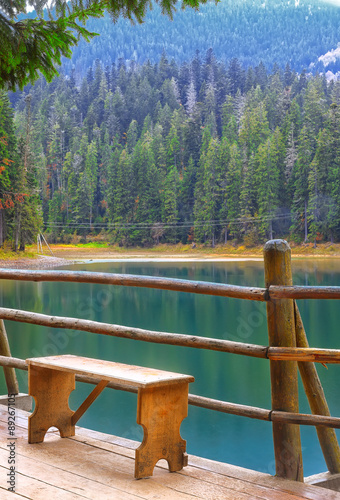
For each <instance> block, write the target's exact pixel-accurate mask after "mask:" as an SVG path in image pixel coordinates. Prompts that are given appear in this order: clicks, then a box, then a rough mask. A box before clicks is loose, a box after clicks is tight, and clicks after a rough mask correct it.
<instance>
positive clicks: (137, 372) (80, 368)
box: [26, 354, 195, 388]
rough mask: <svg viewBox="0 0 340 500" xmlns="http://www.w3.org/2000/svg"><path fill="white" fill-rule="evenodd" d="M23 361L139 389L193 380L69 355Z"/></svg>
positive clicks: (186, 376) (190, 377) (187, 376)
mask: <svg viewBox="0 0 340 500" xmlns="http://www.w3.org/2000/svg"><path fill="white" fill-rule="evenodd" d="M26 361H27V363H28V364H29V365H31V366H40V367H44V368H53V369H55V370H61V371H65V372H70V373H81V374H83V375H86V376H88V377H91V376H92V377H99V378H101V379H102V380H109V381H112V382H120V383H122V384H128V385H130V384H131V385H134V386H135V387H138V388H139V387H142V388H144V387H160V386H163V385H169V384H176V383H183V382H193V381H194V380H195V379H194V377H192V376H191V375H183V374H179V373H173V372H167V371H163V370H156V369H154V368H145V367H141V366H134V365H126V364H123V363H115V362H113V361H103V360H100V359H91V358H85V357H82V356H74V355H72V354H64V355H60V356H47V357H45V358H29V359H27V360H26Z"/></svg>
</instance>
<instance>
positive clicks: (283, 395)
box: [264, 240, 303, 481]
mask: <svg viewBox="0 0 340 500" xmlns="http://www.w3.org/2000/svg"><path fill="white" fill-rule="evenodd" d="M264 270H265V282H266V287H267V288H268V287H269V286H270V285H292V284H293V280H292V269H291V250H290V247H289V245H288V243H287V242H286V241H285V240H270V241H267V243H266V244H265V246H264ZM267 322H268V335H269V345H270V346H276V347H295V346H296V340H295V318H294V302H293V300H292V299H278V300H268V301H267ZM270 377H271V391H272V409H273V410H280V411H288V412H295V413H298V411H299V396H298V378H297V363H296V362H295V361H270ZM273 436H274V453H275V466H276V475H277V476H279V477H284V478H286V479H293V480H295V481H303V466H302V452H301V439H300V428H299V426H298V425H294V424H285V423H279V422H273Z"/></svg>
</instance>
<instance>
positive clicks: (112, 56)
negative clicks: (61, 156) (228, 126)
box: [63, 0, 340, 75]
mask: <svg viewBox="0 0 340 500" xmlns="http://www.w3.org/2000/svg"><path fill="white" fill-rule="evenodd" d="M87 26H88V28H89V29H90V30H91V31H94V32H96V33H99V34H100V36H98V37H96V38H95V39H94V40H92V41H91V43H90V44H87V43H86V42H84V41H81V42H80V43H79V46H78V47H77V48H76V49H75V50H74V53H73V56H72V59H71V60H66V59H65V60H64V62H63V67H64V71H65V72H66V73H68V74H69V73H70V72H71V69H72V67H74V68H75V73H76V75H80V74H83V72H84V71H85V70H86V68H88V66H89V65H91V64H92V62H93V61H94V60H95V59H96V58H98V59H100V60H101V61H102V62H103V64H104V65H111V63H117V62H118V59H119V58H124V59H126V60H135V61H136V62H137V63H139V64H142V63H143V62H145V61H146V60H148V59H149V60H150V61H151V62H153V63H154V62H157V61H158V60H159V59H160V56H161V53H162V51H163V50H165V52H166V53H167V56H168V58H169V59H170V60H171V58H174V59H175V60H176V62H178V63H181V62H183V61H188V60H190V59H191V58H192V57H193V56H194V54H195V51H196V50H199V51H200V52H201V54H204V53H205V51H206V50H207V49H209V48H210V47H211V48H213V50H214V53H215V55H216V57H217V59H218V60H221V61H228V60H230V59H232V58H233V57H237V58H238V59H239V60H240V62H241V63H242V65H243V66H245V67H248V66H250V65H252V66H254V65H257V64H258V63H259V62H260V61H262V62H263V63H264V64H265V65H266V66H267V67H268V68H270V67H271V66H272V65H273V63H277V64H278V65H279V66H281V67H283V66H284V65H285V64H286V63H287V62H289V63H290V65H291V67H292V68H294V69H296V70H297V71H301V70H302V69H303V68H308V67H309V65H310V64H311V63H315V62H316V61H317V60H318V57H319V56H320V55H322V54H325V53H326V52H328V51H329V50H331V49H334V48H335V47H336V46H337V43H338V42H339V41H340V7H339V6H337V5H334V4H331V3H326V2H322V1H316V0H310V1H305V0H301V1H300V2H294V1H292V0H291V1H288V0H285V1H283V0H267V1H266V0H251V1H244V0H221V2H220V3H219V4H218V5H215V3H213V2H209V3H207V4H206V5H202V6H201V7H200V11H199V12H196V11H194V10H191V9H187V10H185V11H182V10H179V11H178V12H177V13H176V14H175V16H174V20H173V21H170V20H169V19H168V18H166V17H165V16H162V14H161V12H160V9H159V8H158V7H157V6H155V7H154V8H153V10H152V11H151V12H149V14H148V15H147V18H146V22H145V23H144V24H142V25H135V26H132V25H131V23H130V22H129V21H127V20H125V19H120V20H119V21H118V22H117V23H116V24H113V23H112V21H111V19H110V18H109V17H108V16H107V17H105V18H104V19H98V20H97V19H92V20H90V21H89V22H88V24H87Z"/></svg>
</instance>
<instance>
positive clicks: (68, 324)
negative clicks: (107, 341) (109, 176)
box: [0, 307, 340, 363]
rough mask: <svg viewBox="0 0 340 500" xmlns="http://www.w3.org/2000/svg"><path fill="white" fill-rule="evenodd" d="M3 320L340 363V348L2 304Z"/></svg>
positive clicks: (0, 314) (256, 355) (262, 355)
mask: <svg viewBox="0 0 340 500" xmlns="http://www.w3.org/2000/svg"><path fill="white" fill-rule="evenodd" d="M0 319H3V320H4V319H6V320H10V321H17V322H20V323H30V324H34V325H40V326H47V327H52V328H63V329H69V330H79V331H84V332H89V333H97V334H101V335H109V336H112V337H120V338H129V339H132V340H140V341H143V342H151V343H157V344H167V345H177V346H181V347H193V348H195V349H207V350H212V351H220V352H228V353H231V354H240V355H243V356H251V357H254V358H263V359H271V360H275V361H278V360H281V361H288V360H293V361H314V362H318V363H340V349H313V348H310V347H309V348H301V347H267V346H262V345H257V344H245V343H243V342H234V341H231V340H220V339H214V338H205V337H199V336H195V335H185V334H180V333H167V332H155V331H152V330H143V329H141V328H133V327H128V326H121V325H111V324H109V323H100V322H98V321H91V320H87V319H78V318H65V317H61V316H48V315H46V314H40V313H33V312H29V311H21V310H18V309H7V308H4V307H0Z"/></svg>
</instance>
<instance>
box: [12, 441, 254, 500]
mask: <svg viewBox="0 0 340 500" xmlns="http://www.w3.org/2000/svg"><path fill="white" fill-rule="evenodd" d="M20 454H21V455H23V456H26V457H27V458H30V459H31V460H38V461H39V462H43V463H46V464H49V465H51V466H53V467H55V468H56V471H58V470H59V469H61V470H65V471H68V472H70V473H71V474H76V475H78V476H79V477H85V478H87V479H90V480H92V481H100V482H101V483H102V484H105V485H107V486H110V487H113V488H116V489H117V490H119V491H124V492H126V493H129V494H131V495H135V496H136V497H138V498H145V499H154V498H159V499H160V500H173V499H174V491H173V490H171V489H169V488H167V487H164V486H162V485H161V484H156V483H153V482H152V479H148V480H140V481H136V480H135V479H134V477H133V470H134V460H133V459H129V458H126V457H123V456H120V455H115V454H113V453H111V452H105V451H104V450H103V449H96V448H93V447H91V446H89V445H87V444H85V443H81V442H76V441H74V440H73V439H69V438H66V439H61V438H59V437H57V436H56V435H53V434H50V435H48V436H47V437H46V439H45V441H44V442H43V443H41V444H38V445H29V444H27V443H22V444H21V445H20ZM56 473H58V472H56ZM164 474H167V475H172V474H170V473H169V472H168V471H164ZM47 498H53V497H47ZM113 498H117V499H118V500H120V497H119V496H116V497H113ZM175 498H176V499H177V498H178V499H179V500H192V499H193V498H194V497H193V496H192V495H191V494H190V492H188V493H178V496H177V495H176V496H175ZM248 500H249V499H248Z"/></svg>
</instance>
